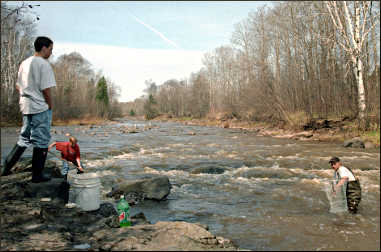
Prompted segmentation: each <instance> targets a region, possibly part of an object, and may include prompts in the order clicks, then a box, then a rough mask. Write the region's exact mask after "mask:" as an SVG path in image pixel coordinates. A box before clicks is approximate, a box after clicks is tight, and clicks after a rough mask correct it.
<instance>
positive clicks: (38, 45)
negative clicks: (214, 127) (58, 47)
mask: <svg viewBox="0 0 381 252" xmlns="http://www.w3.org/2000/svg"><path fill="white" fill-rule="evenodd" d="M51 44H53V41H52V40H51V39H50V38H48V37H37V38H36V40H35V41H34V50H36V52H40V51H41V49H42V47H44V46H45V47H46V48H48V47H49V46H50V45H51Z"/></svg>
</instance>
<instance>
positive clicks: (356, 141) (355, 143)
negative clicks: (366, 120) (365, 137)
mask: <svg viewBox="0 0 381 252" xmlns="http://www.w3.org/2000/svg"><path fill="white" fill-rule="evenodd" d="M343 146H344V147H352V148H365V145H364V142H363V141H362V140H361V139H360V138H359V137H355V138H352V139H350V140H347V141H344V144H343Z"/></svg>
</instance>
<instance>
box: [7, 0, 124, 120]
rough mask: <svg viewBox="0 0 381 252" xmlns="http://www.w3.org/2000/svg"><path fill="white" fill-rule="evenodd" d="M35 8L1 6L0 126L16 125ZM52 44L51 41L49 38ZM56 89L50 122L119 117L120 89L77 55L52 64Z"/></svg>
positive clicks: (23, 5) (30, 51)
mask: <svg viewBox="0 0 381 252" xmlns="http://www.w3.org/2000/svg"><path fill="white" fill-rule="evenodd" d="M37 6H38V5H33V4H32V5H31V4H25V3H22V4H21V5H18V6H14V5H13V6H9V5H8V4H7V2H4V1H2V2H1V83H0V84H1V97H0V105H1V114H0V116H1V122H19V121H21V116H22V115H21V113H20V110H19V104H18V102H19V94H18V92H17V90H16V89H15V83H16V80H17V73H18V68H19V65H20V63H21V62H22V61H23V60H24V59H26V58H28V57H29V56H31V55H33V53H34V48H33V43H34V40H35V38H36V34H35V27H36V23H35V22H37V21H38V19H39V17H38V16H37V15H36V14H34V12H33V9H34V8H36V7H37ZM52 39H53V41H54V38H52ZM52 67H53V70H54V72H55V77H56V82H57V87H56V88H54V89H53V92H52V94H53V118H54V119H55V120H56V119H58V120H70V119H78V118H83V117H101V118H112V117H116V116H120V113H121V110H120V107H119V104H118V100H117V99H118V96H119V93H120V88H119V87H118V86H116V85H115V84H114V83H113V82H112V81H111V80H109V79H107V78H105V77H104V76H102V73H101V72H98V73H94V70H93V69H92V67H91V64H90V62H88V61H87V60H86V59H84V58H83V57H82V56H81V55H80V54H79V53H76V52H73V53H70V54H65V55H61V56H60V57H59V58H58V59H56V60H55V61H54V62H53V63H52Z"/></svg>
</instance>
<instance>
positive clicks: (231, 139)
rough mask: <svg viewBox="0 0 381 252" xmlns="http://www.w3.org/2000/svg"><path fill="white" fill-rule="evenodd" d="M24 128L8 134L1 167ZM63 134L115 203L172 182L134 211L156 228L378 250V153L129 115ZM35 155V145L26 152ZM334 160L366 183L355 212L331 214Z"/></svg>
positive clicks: (287, 245) (262, 246)
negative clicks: (169, 224) (182, 224)
mask: <svg viewBox="0 0 381 252" xmlns="http://www.w3.org/2000/svg"><path fill="white" fill-rule="evenodd" d="M127 126H128V127H135V126H136V128H137V131H138V133H134V134H133V133H129V134H128V133H125V132H123V131H124V130H125V128H126V127H127ZM148 127H149V128H148ZM143 129H144V130H143ZM18 131H19V128H14V127H10V128H2V129H1V154H2V162H3V159H4V156H5V155H6V154H7V153H8V152H9V151H10V150H11V148H12V146H13V144H14V143H15V142H16V139H17V136H18V135H17V134H18ZM65 133H70V134H72V135H74V136H76V137H77V138H78V144H79V146H80V148H81V157H82V159H83V160H84V163H85V167H86V169H87V170H88V171H92V172H97V173H98V174H99V175H100V176H101V181H102V194H103V196H102V200H104V201H111V200H110V199H109V198H107V197H105V194H106V193H107V192H109V191H110V190H111V187H112V186H113V185H114V184H115V183H119V182H122V181H126V180H127V181H128V180H134V179H141V178H149V177H152V176H157V175H165V176H167V177H168V178H169V180H170V183H171V184H172V189H171V193H170V194H169V196H168V198H167V200H165V201H161V202H155V201H144V202H143V203H140V204H138V205H136V206H133V207H132V209H131V211H132V213H131V214H132V215H133V214H135V213H138V212H143V213H144V214H145V216H146V217H147V219H148V220H149V221H150V222H151V223H156V222H157V221H187V222H200V223H203V224H206V225H208V227H209V231H210V232H211V233H213V234H214V235H217V236H223V237H225V238H228V239H230V240H232V241H233V242H234V243H235V244H236V245H237V246H238V247H239V248H241V249H249V250H265V251H272V250H287V251H300V250H348V251H349V250H351V251H356V250H378V251H379V250H380V149H379V148H378V149H373V150H372V149H353V148H344V147H342V146H341V145H338V144H332V143H320V142H319V143H318V142H308V141H296V140H291V139H281V138H272V137H263V136H257V135H256V134H255V133H253V132H247V131H244V130H240V129H223V128H217V127H205V126H190V125H183V124H179V123H170V122H152V123H151V122H144V121H128V120H123V119H120V120H119V121H118V122H117V123H114V124H110V125H105V126H94V127H89V126H68V127H58V126H54V127H52V141H54V140H58V141H63V140H67V137H65V136H64V134H65ZM31 153H32V148H28V150H27V151H26V153H25V154H24V156H31ZM331 156H338V157H340V158H341V160H342V161H343V163H344V165H348V166H349V167H351V168H352V169H353V170H354V172H355V174H356V175H357V176H358V177H359V179H360V182H361V186H362V201H361V203H360V207H359V212H358V214H356V215H351V214H347V213H344V214H335V213H331V212H330V203H329V201H328V199H327V195H326V192H325V188H326V186H327V183H328V181H329V180H330V179H332V175H333V170H332V168H331V167H330V166H329V164H328V160H329V159H330V157H331ZM49 158H52V159H54V157H53V156H49ZM202 170H208V173H203V172H202ZM200 171H201V172H200ZM114 203H115V202H114Z"/></svg>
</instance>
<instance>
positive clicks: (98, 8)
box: [13, 1, 271, 101]
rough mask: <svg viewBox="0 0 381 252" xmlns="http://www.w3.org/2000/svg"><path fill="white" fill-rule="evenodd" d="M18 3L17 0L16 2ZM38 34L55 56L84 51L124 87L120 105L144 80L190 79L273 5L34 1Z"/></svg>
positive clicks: (136, 93)
mask: <svg viewBox="0 0 381 252" xmlns="http://www.w3.org/2000/svg"><path fill="white" fill-rule="evenodd" d="M13 3H15V2H13ZM32 3H33V4H40V6H39V7H36V8H35V9H34V10H35V12H36V13H37V14H38V15H39V17H40V20H39V21H38V23H37V35H39V36H48V37H50V38H51V39H53V41H54V49H53V55H54V56H55V57H58V56H59V55H61V54H63V53H70V52H73V51H76V52H79V53H80V54H81V55H82V56H83V57H85V58H86V59H87V60H89V61H90V63H92V65H93V68H94V69H96V70H99V69H101V70H102V72H103V73H104V75H105V76H106V77H109V78H110V79H111V80H112V81H113V82H114V83H115V84H116V85H118V86H120V87H121V97H120V101H132V100H134V99H135V98H138V97H140V96H141V95H142V94H144V93H143V90H144V89H145V88H146V87H145V84H144V81H145V80H148V79H152V80H153V81H154V82H156V84H158V85H160V84H162V83H163V82H164V81H166V80H168V79H171V78H176V79H182V78H188V77H189V75H190V74H191V72H196V71H198V70H199V69H201V67H202V63H201V60H202V57H203V55H204V53H206V52H211V51H212V50H213V49H215V48H217V47H219V46H222V45H226V44H230V38H231V35H232V32H233V31H234V24H236V23H238V22H241V21H242V20H244V19H245V18H247V16H248V14H249V12H250V11H252V10H255V9H256V8H257V7H259V6H262V5H264V4H267V5H270V4H271V3H270V2H257V1H242V2H240V1H107V2H106V1H51V2H50V1H34V2H32Z"/></svg>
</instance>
